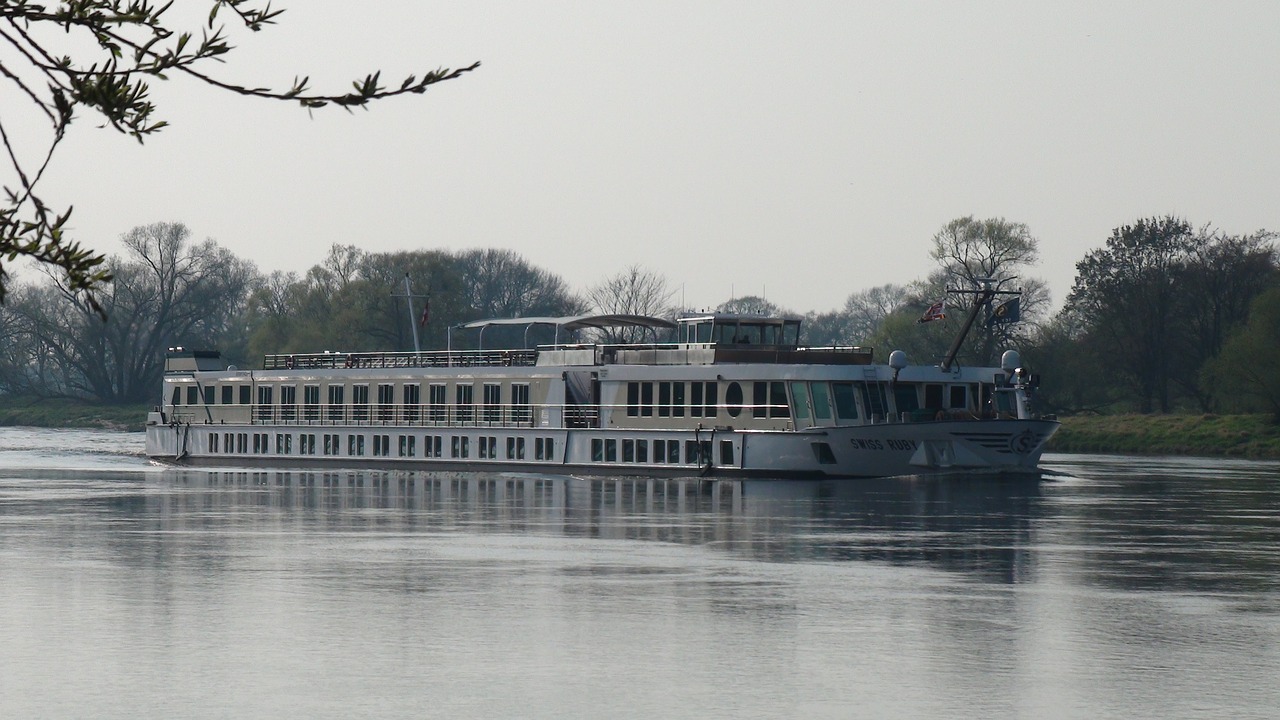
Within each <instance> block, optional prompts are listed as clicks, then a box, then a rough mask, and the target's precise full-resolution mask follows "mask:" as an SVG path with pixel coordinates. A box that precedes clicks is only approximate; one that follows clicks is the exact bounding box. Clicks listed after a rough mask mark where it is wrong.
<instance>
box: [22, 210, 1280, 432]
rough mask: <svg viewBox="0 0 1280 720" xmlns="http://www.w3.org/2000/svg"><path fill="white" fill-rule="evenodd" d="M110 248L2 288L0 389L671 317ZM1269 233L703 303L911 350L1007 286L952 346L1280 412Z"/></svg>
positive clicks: (965, 255)
mask: <svg viewBox="0 0 1280 720" xmlns="http://www.w3.org/2000/svg"><path fill="white" fill-rule="evenodd" d="M122 241H123V244H124V247H125V252H124V254H123V255H121V256H116V257H110V258H107V259H106V262H105V266H106V269H107V270H108V271H109V272H110V274H111V276H112V278H113V279H112V280H111V281H110V282H109V283H105V284H103V285H101V286H100V287H98V288H97V289H95V291H94V296H93V299H92V300H90V299H89V298H88V297H87V295H86V293H85V291H84V290H83V289H81V288H78V287H76V286H75V285H74V284H73V283H68V282H66V281H65V279H64V278H63V277H62V276H60V275H59V274H58V272H57V271H55V270H50V269H47V268H46V269H45V271H44V272H43V273H41V274H39V275H38V276H37V279H36V280H35V281H33V282H24V283H16V284H15V285H14V286H13V287H12V288H11V292H10V295H9V298H8V300H7V301H6V303H5V304H4V305H2V306H0V333H2V334H3V339H4V341H5V342H4V344H3V345H0V395H8V396H23V397H35V398H41V397H75V398H81V399H88V400H93V401H98V402H104V403H144V402H148V401H150V400H151V399H153V396H154V394H155V393H156V392H157V389H158V388H159V386H160V377H161V374H162V372H163V361H164V353H165V350H166V348H169V347H173V346H175V345H185V346H187V347H196V348H215V347H216V348H218V349H220V350H222V352H223V356H224V358H225V359H226V361H227V363H228V364H233V365H237V366H242V367H253V366H256V365H257V362H258V358H260V357H261V356H262V355H265V354H271V353H292V352H315V351H320V350H335V351H343V352H359V351H376V350H407V349H412V348H413V342H414V336H415V335H416V336H417V339H418V342H419V343H420V344H421V347H422V348H424V349H430V348H443V347H446V346H451V347H454V348H466V347H474V346H475V345H476V343H478V342H480V338H479V337H478V335H477V334H476V333H475V332H464V331H461V330H459V329H458V327H459V326H461V325H463V324H465V323H467V322H469V321H473V320H478V319H483V318H494V317H538V316H561V315H572V314H578V313H585V312H607V313H635V314H646V315H658V316H666V317H671V316H674V315H676V314H678V313H680V312H681V311H682V310H683V309H682V308H680V307H678V306H677V305H676V304H675V303H673V301H672V297H673V295H674V294H675V293H674V289H673V288H672V287H671V286H670V285H669V283H668V282H667V280H666V279H665V278H664V277H663V276H661V275H660V274H658V273H655V272H653V271H650V270H647V269H645V268H643V267H639V266H632V267H628V268H625V269H624V270H622V271H621V272H618V273H617V274H615V275H613V276H610V277H606V278H604V279H602V280H601V281H600V282H599V283H597V284H596V285H594V286H592V287H590V288H587V289H586V290H585V291H583V292H581V293H578V292H574V291H573V290H572V289H571V288H570V287H569V286H568V284H567V283H566V282H565V281H564V279H563V278H561V277H560V276H559V275H556V274H555V273H553V272H550V271H548V270H546V269H543V268H540V267H537V266H536V265H535V264H533V263H531V262H529V261H528V260H527V259H525V258H524V257H522V256H521V255H519V254H518V253H516V252H514V251H511V250H501V249H475V250H465V251H458V252H450V251H443V250H417V251H407V252H390V253H373V252H367V251H364V250H361V249H360V248H358V247H355V246H351V245H335V246H333V247H332V248H330V249H329V251H328V253H327V255H326V256H325V257H324V259H323V260H322V261H321V262H319V263H318V264H316V265H315V266H314V267H312V268H310V269H309V270H307V271H306V272H305V273H301V274H299V273H295V272H272V273H267V274H264V273H260V272H259V271H258V270H257V268H256V267H255V266H254V265H253V263H251V262H249V261H247V260H245V259H242V258H239V257H237V256H236V255H235V254H234V253H232V252H230V251H229V250H227V249H226V248H223V247H222V246H220V245H218V244H217V243H216V242H214V241H213V240H204V241H196V240H195V239H194V238H193V236H192V233H191V231H190V229H188V228H187V227H186V226H184V225H182V224H180V223H156V224H152V225H146V226H142V227H138V228H134V229H133V230H131V231H129V232H128V233H126V234H125V235H124V236H123V237H122ZM1274 241H1275V236H1274V234H1272V233H1270V232H1266V231H1259V232H1256V233H1253V234H1249V235H1228V234H1225V233H1222V232H1220V231H1217V230H1215V229H1213V228H1211V227H1202V228H1195V227H1193V226H1192V225H1190V224H1189V223H1188V222H1186V221H1185V220H1181V219H1178V218H1172V217H1164V218H1148V219H1141V220H1138V221H1136V222H1134V223H1133V224H1131V225H1125V226H1122V227H1119V228H1116V229H1115V230H1114V231H1112V234H1111V236H1110V237H1109V238H1107V240H1106V243H1105V245H1104V246H1102V247H1100V248H1098V249H1095V250H1092V251H1090V252H1088V253H1086V254H1085V256H1084V257H1083V259H1081V260H1080V261H1079V262H1078V263H1077V265H1076V269H1077V275H1076V279H1075V283H1074V285H1073V287H1072V290H1071V292H1070V294H1069V296H1068V297H1067V298H1066V302H1065V304H1064V306H1063V307H1062V308H1061V309H1060V310H1058V311H1056V312H1051V306H1050V297H1049V293H1048V289H1047V287H1046V285H1045V283H1044V282H1043V281H1042V280H1039V279H1037V278H1035V277H1033V276H1032V275H1031V273H1032V272H1033V271H1034V268H1035V266H1036V265H1037V264H1038V262H1039V250H1038V242H1037V240H1036V239H1035V238H1034V236H1033V235H1032V234H1031V232H1030V230H1029V228H1028V227H1027V226H1026V225H1024V224H1021V223H1016V222H1011V221H1008V220H1005V219H1003V218H990V219H978V218H973V217H965V218H958V219H956V220H954V221H952V222H950V223H947V224H946V225H945V226H943V227H942V228H941V229H940V230H939V231H938V233H937V234H936V235H935V236H934V237H933V247H932V252H931V256H932V260H933V261H934V265H933V267H932V268H931V270H930V271H929V272H928V273H927V274H926V275H925V277H923V278H922V279H918V280H915V281H912V282H909V283H905V284H901V285H899V284H887V285H882V286H879V287H874V288H869V289H864V290H858V291H856V292H853V293H852V294H850V295H849V296H848V298H847V299H846V301H845V303H844V304H843V306H841V307H840V308H837V309H835V310H831V311H826V312H818V311H810V312H807V313H803V314H801V313H797V312H795V311H793V310H791V309H788V308H783V307H779V306H777V305H775V304H773V303H771V302H769V301H768V300H766V299H764V298H760V297H754V296H748V297H740V298H732V299H729V300H726V301H725V302H724V303H722V304H721V305H720V306H719V307H717V308H716V309H717V310H720V311H724V312H739V313H763V314H770V315H787V316H795V317H803V319H804V321H805V322H804V323H803V326H802V327H803V336H802V341H803V342H805V343H806V344H810V345H823V346H825V345H831V346H847V345H862V346H870V347H874V348H877V355H878V356H879V357H882V358H883V357H886V356H887V353H888V351H889V350H895V349H900V350H904V351H905V352H906V353H907V354H908V356H909V357H910V358H911V360H912V362H917V363H933V362H937V361H938V360H939V359H940V358H942V356H943V355H944V354H945V353H946V352H947V350H948V347H949V346H950V345H951V343H952V341H953V340H954V338H955V337H956V335H957V332H958V329H959V327H960V324H961V323H962V322H964V320H965V319H966V316H967V315H968V314H969V312H970V310H972V309H973V308H972V307H971V306H970V305H969V303H971V301H972V297H973V295H972V294H969V295H965V294H958V293H955V292H949V291H967V290H973V289H974V288H976V287H978V286H981V285H984V284H985V285H988V286H990V287H993V288H996V289H999V290H1001V291H1006V292H1007V293H1009V294H1007V295H1002V296H999V297H998V298H997V299H996V300H994V301H992V302H989V303H987V304H985V305H981V306H979V307H977V309H976V313H977V318H976V322H975V323H974V326H973V330H972V331H971V332H970V333H969V335H968V338H967V341H966V342H965V343H964V345H963V346H962V347H960V348H959V354H958V356H957V360H958V362H960V363H962V364H993V363H996V362H998V359H999V356H1000V353H1001V352H1002V351H1003V350H1004V349H1006V348H1017V349H1019V350H1020V351H1021V352H1022V357H1023V360H1024V364H1025V365H1026V366H1027V367H1029V368H1030V369H1031V370H1032V371H1033V372H1035V373H1037V374H1039V375H1040V377H1041V378H1042V383H1041V388H1040V401H1041V402H1042V403H1043V405H1044V408H1043V409H1045V410H1046V411H1049V412H1058V413H1060V414H1071V413H1081V412H1121V411H1133V412H1179V411H1187V412H1245V411H1266V412H1271V413H1273V414H1275V415H1276V417H1277V418H1280V380H1278V379H1276V378H1277V377H1278V375H1277V373H1276V372H1274V371H1273V370H1274V369H1273V368H1272V366H1274V365H1276V364H1277V363H1280V360H1278V359H1277V358H1280V352H1277V351H1278V350H1280V347H1276V346H1277V345H1280V310H1277V301H1280V282H1277V280H1278V279H1280V272H1278V268H1280V265H1278V258H1277V252H1276V248H1275V244H1274ZM406 277H407V278H408V279H409V281H410V282H409V286H410V288H411V289H412V292H411V293H409V294H408V295H407V296H406V293H405V279H406ZM1014 293H1016V295H1015V294H1014ZM1014 297H1016V298H1017V300H1016V305H1015V306H1014V307H1012V308H1010V307H1008V306H1006V307H1005V308H1004V310H1012V312H1013V313H1014V316H1015V317H1016V320H1017V321H1016V322H1011V321H1009V320H1011V319H1015V318H1012V317H1010V316H1008V315H1007V314H1005V315H997V314H996V312H995V310H996V308H997V307H998V306H999V305H998V304H999V303H1001V302H1005V301H1007V299H1011V298H1014ZM940 301H941V302H942V303H943V304H942V306H941V307H938V306H937V305H936V304H937V303H939V302H940ZM931 307H932V308H933V312H927V311H929V310H930V308H931ZM104 313H105V315H106V320H105V321H104V320H103V318H102V314H104ZM926 315H928V316H929V317H926ZM925 320H928V321H927V322H926V321H925ZM553 332H554V331H553V330H552V329H551V328H548V327H545V326H533V327H532V328H530V329H528V330H527V331H526V330H525V329H524V328H514V327H512V328H491V329H489V330H487V331H486V335H485V337H484V339H483V342H484V343H485V345H486V346H488V347H495V346H498V345H507V346H513V345H514V346H520V345H524V344H536V343H546V342H551V341H552V340H553V338H554V336H553V334H552V333H553ZM602 339H603V340H606V341H629V340H634V339H637V338H634V337H631V336H629V335H627V334H625V333H622V334H619V335H614V336H609V337H605V338H602Z"/></svg>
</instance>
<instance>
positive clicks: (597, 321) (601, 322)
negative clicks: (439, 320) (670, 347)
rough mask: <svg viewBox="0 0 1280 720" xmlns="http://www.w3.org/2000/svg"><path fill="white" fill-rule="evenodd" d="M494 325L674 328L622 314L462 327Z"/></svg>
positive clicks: (474, 325)
mask: <svg viewBox="0 0 1280 720" xmlns="http://www.w3.org/2000/svg"><path fill="white" fill-rule="evenodd" d="M496 325H507V326H510V325H516V326H521V325H554V326H556V327H558V328H564V329H565V330H581V329H583V328H616V327H643V328H651V329H653V330H660V329H667V330H670V329H672V328H675V326H676V324H675V323H673V322H671V321H670V320H664V319H662V318H656V317H651V316H649V315H622V314H606V315H565V316H563V317H523V318H494V319H490V320H475V321H472V322H469V323H466V324H464V325H462V326H461V327H463V328H467V329H474V328H481V329H483V328H487V327H492V326H496Z"/></svg>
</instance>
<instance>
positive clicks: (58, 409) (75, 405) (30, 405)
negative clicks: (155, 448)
mask: <svg viewBox="0 0 1280 720" xmlns="http://www.w3.org/2000/svg"><path fill="white" fill-rule="evenodd" d="M150 409H151V408H150V407H149V406H147V405H97V404H93V403H86V402H79V401H75V400H66V399H57V400H40V399H32V398H0V425H26V426H30V427H50V428H103V429H107V430H135V431H141V430H142V428H143V426H144V425H145V424H146V421H147V411H148V410H150Z"/></svg>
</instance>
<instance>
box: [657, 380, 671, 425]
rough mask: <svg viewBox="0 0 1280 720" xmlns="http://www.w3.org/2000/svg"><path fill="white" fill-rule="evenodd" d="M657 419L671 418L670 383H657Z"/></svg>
mask: <svg viewBox="0 0 1280 720" xmlns="http://www.w3.org/2000/svg"><path fill="white" fill-rule="evenodd" d="M658 417H671V383H670V382H660V383H658Z"/></svg>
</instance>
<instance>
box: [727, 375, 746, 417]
mask: <svg viewBox="0 0 1280 720" xmlns="http://www.w3.org/2000/svg"><path fill="white" fill-rule="evenodd" d="M724 404H725V409H726V410H728V412H729V416H730V417H738V415H739V414H740V413H741V412H742V386H741V385H739V384H738V383H736V382H731V383H729V387H727V388H725V390H724Z"/></svg>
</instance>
